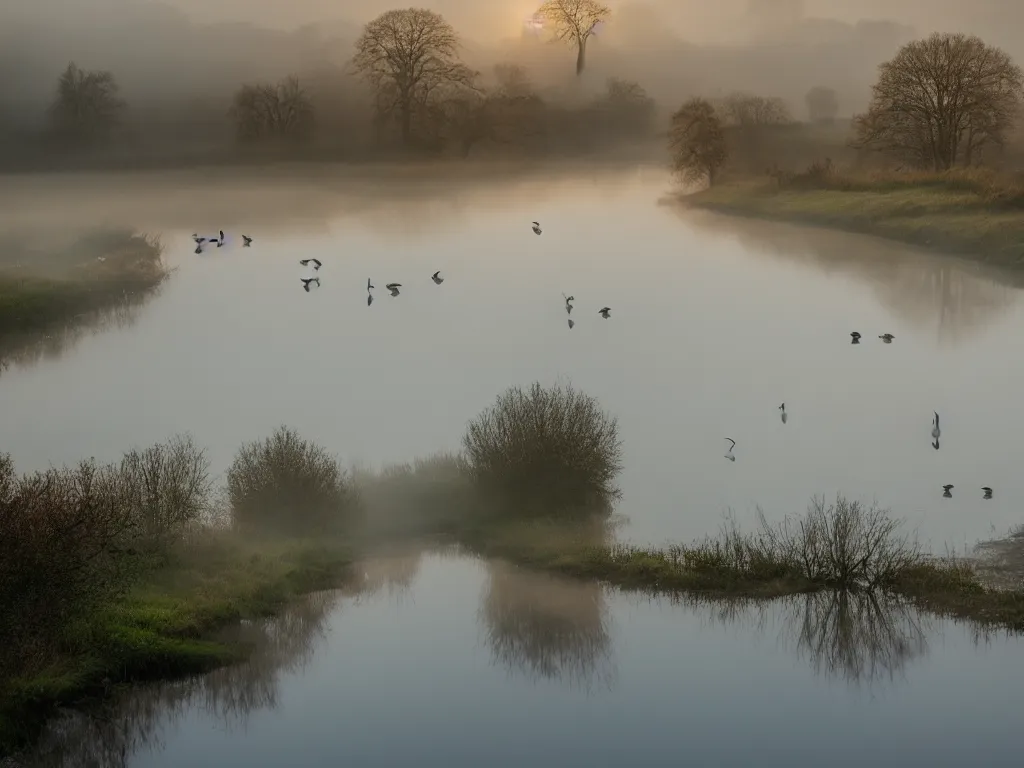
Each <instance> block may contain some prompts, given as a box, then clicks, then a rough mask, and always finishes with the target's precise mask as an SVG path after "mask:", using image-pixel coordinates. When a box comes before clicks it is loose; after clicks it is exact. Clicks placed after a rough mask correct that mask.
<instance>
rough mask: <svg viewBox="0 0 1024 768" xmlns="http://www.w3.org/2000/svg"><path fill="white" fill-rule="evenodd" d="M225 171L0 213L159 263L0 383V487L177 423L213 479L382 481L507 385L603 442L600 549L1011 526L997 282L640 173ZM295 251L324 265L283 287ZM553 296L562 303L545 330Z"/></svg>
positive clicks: (1013, 461)
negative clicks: (858, 518)
mask: <svg viewBox="0 0 1024 768" xmlns="http://www.w3.org/2000/svg"><path fill="white" fill-rule="evenodd" d="M244 173H246V174H248V175H242V176H230V177H217V178H199V177H198V176H196V175H188V174H179V175H165V176H151V175H145V174H139V175H134V176H126V177H121V178H115V177H104V178H95V177H93V178H91V179H90V177H76V178H75V179H63V180H62V179H61V178H60V177H53V178H51V179H49V180H46V179H36V180H25V182H24V183H23V184H22V186H21V187H20V188H19V195H18V197H17V198H15V197H14V196H13V195H7V196H0V197H2V200H0V202H3V204H4V214H3V215H2V216H0V224H3V225H5V226H9V227H13V226H14V224H15V222H17V223H18V226H21V227H33V226H43V223H44V222H45V220H46V219H45V214H46V212H47V211H51V210H53V209H54V208H59V209H60V210H62V211H63V212H66V221H67V222H68V226H84V225H85V223H86V222H87V221H88V222H97V223H100V224H131V225H133V226H137V227H139V228H141V229H144V230H147V231H151V232H159V233H161V234H162V236H163V240H164V242H165V244H166V245H167V248H168V257H169V259H170V260H171V261H172V262H173V263H175V264H177V265H178V266H179V267H180V268H179V270H178V273H177V274H176V275H175V276H174V277H173V278H172V279H171V281H170V282H169V283H168V284H167V285H166V286H165V287H164V289H163V290H162V292H161V294H160V296H159V297H157V298H156V299H154V300H153V301H152V302H150V303H149V304H148V305H146V306H145V307H143V308H142V309H141V311H139V312H138V313H137V314H138V316H137V318H136V319H135V322H133V323H131V324H129V325H124V324H123V327H121V328H119V329H115V330H111V331H110V332H107V333H103V334H99V335H93V336H89V337H87V338H84V339H82V340H80V341H78V342H77V343H76V344H74V345H73V346H72V347H70V348H69V349H67V350H65V352H64V353H63V354H62V355H61V356H59V358H57V359H53V358H52V356H51V357H50V358H48V359H46V360H44V361H43V362H42V363H40V364H38V365H31V366H23V367H21V368H18V369H15V370H12V371H9V372H7V373H5V374H4V375H3V376H2V377H0V435H2V438H3V446H4V448H6V449H9V450H10V451H12V452H13V454H14V456H15V459H16V460H17V462H18V464H19V466H21V467H22V468H25V469H30V468H37V467H41V466H45V465H47V464H49V463H50V462H67V461H74V460H77V459H78V458H80V457H83V456H87V455H95V456H96V457H97V458H99V459H112V458H115V457H116V456H117V455H119V453H120V452H121V451H122V450H124V449H125V448H126V447H128V446H130V445H132V444H141V443H149V442H153V441H157V440H162V439H165V438H166V437H168V436H169V435H170V434H172V433H175V432H179V431H184V430H188V431H191V432H193V433H194V434H195V436H196V438H197V439H198V440H199V441H200V442H201V443H203V444H205V445H207V446H209V447H210V450H211V456H212V458H213V460H214V462H215V464H216V467H217V470H218V471H219V470H222V469H224V468H225V467H226V466H227V464H228V463H229V462H230V460H231V457H232V455H233V453H234V451H235V450H236V448H237V447H238V445H239V444H240V443H241V442H243V441H246V440H251V439H254V438H258V437H262V436H264V435H266V434H267V433H268V432H270V431H271V430H272V429H274V428H275V427H276V426H278V425H280V424H282V423H287V424H289V425H291V426H294V427H296V428H297V429H298V430H299V431H300V432H302V433H304V434H305V435H307V436H308V437H310V438H313V439H315V440H317V441H319V442H322V443H324V444H325V445H327V446H328V447H330V448H331V449H332V450H334V451H336V452H338V453H339V454H340V455H341V457H342V458H343V459H345V460H346V461H352V462H362V463H364V464H379V463H381V462H385V461H402V460H407V459H411V458H412V457H415V456H420V455H423V454H427V453H430V452H433V451H437V450H442V449H454V448H457V447H458V445H459V441H460V438H461V435H462V432H463V430H464V427H465V423H466V421H467V420H468V419H470V418H471V417H472V416H473V415H475V414H476V413H477V412H479V411H480V410H481V409H482V408H484V407H486V406H487V405H488V404H489V403H490V402H491V401H492V400H493V398H494V397H495V396H496V395H497V394H498V393H499V392H500V391H501V390H502V389H504V388H505V387H507V386H509V385H513V384H523V385H526V384H529V383H530V382H531V381H533V380H534V379H539V380H541V381H543V382H553V381H556V380H559V379H561V380H571V381H572V382H573V383H574V384H576V385H578V386H580V387H581V388H583V389H585V390H586V391H588V392H590V393H592V394H594V395H596V396H597V397H599V398H600V399H601V400H602V402H603V403H604V404H605V405H606V407H607V408H608V409H609V410H611V411H612V412H614V413H615V414H616V415H617V416H618V417H619V419H620V424H621V433H622V437H623V438H624V440H625V466H626V470H625V472H624V473H623V475H622V478H621V486H622V489H623V491H624V499H623V502H622V504H621V506H620V511H621V512H623V513H625V514H626V515H628V516H629V517H630V518H631V520H632V523H631V525H630V526H629V527H628V528H627V529H625V531H624V534H623V535H624V536H626V537H628V538H632V539H635V540H641V541H654V542H660V541H662V540H665V539H678V538H690V537H694V536H701V535H703V534H705V533H708V532H712V531H714V529H715V528H716V527H717V526H718V524H719V522H720V519H721V514H722V512H723V511H724V510H726V509H727V508H733V509H734V510H735V511H736V513H737V516H738V517H739V519H740V521H741V522H745V521H747V520H749V519H750V518H751V517H752V515H753V512H754V510H755V508H756V506H757V505H760V506H762V507H763V508H764V510H765V512H766V514H767V515H768V516H769V517H771V518H780V517H782V516H783V515H785V514H787V513H792V512H800V511H802V510H803V509H804V508H805V506H806V504H807V501H808V498H809V497H810V496H812V495H814V494H825V495H827V496H833V495H834V494H836V493H837V492H842V493H844V494H846V495H848V496H851V497H854V498H859V499H862V500H865V501H870V500H872V499H873V498H875V499H877V500H878V501H879V503H881V504H882V505H884V506H890V507H892V509H893V511H894V513H895V514H897V515H899V516H905V517H907V518H908V519H909V521H910V522H911V524H912V525H914V526H916V527H918V528H919V529H920V532H921V535H922V537H923V539H925V541H926V542H930V544H931V545H932V546H933V547H935V548H936V549H942V548H943V547H944V546H945V545H947V544H949V545H952V546H955V547H960V546H963V544H964V543H965V542H969V543H973V542H974V541H975V540H977V539H979V538H983V537H986V536H989V535H991V534H992V533H993V531H994V532H996V533H1003V532H1004V531H1005V530H1006V529H1007V528H1009V527H1010V526H1012V525H1014V524H1016V523H1017V522H1018V520H1019V509H1020V504H1021V501H1022V500H1024V481H1022V480H1021V478H1020V473H1019V471H1018V468H1017V463H1018V456H1019V452H1018V450H1017V438H1018V435H1019V434H1020V433H1021V429H1022V427H1024V412H1021V411H1020V409H1018V408H1015V407H1014V406H1015V404H1016V401H1017V399H1018V394H1019V392H1020V391H1021V390H1022V389H1024V358H1021V357H1020V356H1019V355H1015V354H1013V352H1012V350H1013V349H1015V348H1016V345H1017V343H1018V340H1019V338H1020V337H1021V335H1022V334H1024V314H1022V311H1021V308H1020V304H1019V301H1018V298H1019V289H1018V288H1016V287H1014V286H1012V285H1009V284H1007V279H1006V278H1005V277H1003V276H1000V275H997V274H995V273H988V272H986V271H984V270H983V269H981V268H980V267H977V266H976V265H973V264H969V263H965V262H959V261H951V260H946V259H942V258H938V257H934V256H926V255H922V254H918V253H915V252H913V251H911V250H909V249H905V248H902V247H899V246H895V245H893V244H889V243H884V242H882V241H877V240H872V239H867V238H858V237H853V236H847V235H842V234H838V233H834V232H821V231H817V230H810V229H801V228H797V227H789V226H781V225H775V224H768V223H761V222H751V221H743V220H734V219H725V218H719V217H713V216H708V215H697V214H695V213H686V212H681V211H680V210H679V209H678V207H677V206H672V205H665V204H659V199H660V198H662V197H663V196H664V194H665V193H666V192H667V191H668V190H669V189H670V185H669V180H668V178H667V177H666V176H665V175H664V174H663V173H661V172H660V171H655V170H640V171H631V172H614V173H613V172H601V173H597V172H594V173H590V174H587V175H585V176H584V175H580V174H570V173H565V174H562V175H551V176H546V177H540V176H533V177H528V176H524V177H519V178H517V179H514V180H506V181H497V180H493V179H490V178H488V177H486V176H485V175H484V174H483V173H480V174H477V175H473V174H467V176H466V177H465V178H460V179H455V180H445V179H443V178H440V177H438V176H436V175H434V176H430V175H419V176H417V177H416V180H415V183H412V182H410V181H409V180H408V178H407V175H405V176H403V174H402V173H401V172H398V171H395V172H390V173H389V174H381V175H379V176H374V175H363V176H352V177H350V176H346V175H344V174H342V173H341V172H335V173H334V174H333V175H331V173H328V172H327V171H324V172H323V173H320V174H318V175H317V176H315V177H310V176H299V175H295V174H293V175H287V174H285V172H283V171H282V172H275V175H266V174H264V175H259V174H257V173H255V172H252V171H246V172H244ZM534 219H538V220H540V221H541V223H542V225H543V227H544V234H543V235H542V236H540V237H537V236H535V235H534V234H533V232H531V230H530V222H531V221H532V220H534ZM222 226H223V227H224V228H225V229H226V230H228V231H229V232H231V233H239V234H240V233H242V232H244V233H246V234H250V235H252V236H253V237H255V242H254V244H253V247H252V248H250V249H242V248H240V247H238V244H237V243H235V244H234V245H232V246H229V247H226V248H223V249H220V250H216V249H214V250H213V251H211V252H210V253H208V254H206V255H203V256H195V255H194V254H193V253H192V248H191V245H190V242H191V241H190V240H189V234H190V233H191V232H193V231H196V230H199V231H203V232H207V231H215V230H216V229H219V228H221V227H222ZM307 256H315V257H317V258H320V259H321V260H322V261H323V262H324V266H323V269H322V270H321V272H320V274H321V277H322V281H323V285H322V288H321V290H319V291H316V292H314V293H310V294H306V293H304V292H303V291H302V290H301V285H300V283H299V280H298V277H299V276H300V274H302V269H301V267H299V265H298V264H297V262H298V260H299V259H300V258H303V257H307ZM438 269H440V270H441V271H442V275H443V276H444V277H445V278H446V279H445V282H444V284H443V285H441V286H436V285H434V284H433V283H432V282H431V281H430V275H431V273H433V272H434V271H435V270H438ZM367 277H372V278H373V280H374V282H375V284H376V285H377V286H378V290H377V292H376V293H377V299H376V301H375V302H374V304H373V306H372V307H369V308H368V307H367V306H366V303H365V285H366V279H367ZM391 281H397V282H400V283H402V284H403V285H404V286H405V287H404V288H403V291H402V294H401V296H399V297H398V298H391V297H389V296H388V295H387V293H386V292H385V291H384V290H383V286H384V284H385V283H387V282H391ZM563 292H565V293H570V294H573V295H575V296H576V298H577V301H576V309H575V311H574V313H573V318H574V319H575V320H576V322H577V325H576V327H575V328H574V329H573V330H571V331H570V330H569V329H568V328H567V326H566V319H567V317H566V313H565V310H564V307H563V301H562V293H563ZM606 304H607V305H609V306H611V307H612V308H613V311H612V318H611V319H610V320H607V321H606V320H602V319H601V318H600V317H599V316H598V314H597V310H598V309H599V308H600V307H602V306H604V305H606ZM852 330H858V331H860V332H861V333H862V334H863V335H864V342H863V343H862V344H861V345H860V346H851V345H850V343H849V333H850V331H852ZM885 332H890V333H893V334H895V336H896V341H895V342H894V343H893V344H891V345H884V344H882V343H881V342H880V341H878V340H877V338H876V337H877V336H878V334H881V333H885ZM783 401H785V403H786V408H787V410H788V412H789V422H788V423H787V424H786V425H783V424H782V423H781V422H780V420H779V412H778V410H777V406H778V405H779V404H780V403H781V402H783ZM932 411H938V412H939V413H940V414H941V416H942V427H943V437H942V442H941V450H939V451H938V452H936V451H935V450H934V449H933V448H932V446H931V437H930V431H931V419H932ZM726 436H728V437H732V438H735V439H736V440H737V446H736V456H737V461H736V462H735V463H734V464H733V463H730V462H727V461H726V460H725V459H723V453H724V449H725V442H724V439H723V438H724V437H726ZM946 483H952V484H954V485H955V486H956V487H955V489H954V491H953V498H952V499H944V498H943V497H942V491H941V486H942V485H944V484H946ZM984 485H988V486H992V487H993V488H995V490H996V493H995V498H994V499H993V500H991V501H982V499H981V491H980V490H979V489H980V487H981V486H984Z"/></svg>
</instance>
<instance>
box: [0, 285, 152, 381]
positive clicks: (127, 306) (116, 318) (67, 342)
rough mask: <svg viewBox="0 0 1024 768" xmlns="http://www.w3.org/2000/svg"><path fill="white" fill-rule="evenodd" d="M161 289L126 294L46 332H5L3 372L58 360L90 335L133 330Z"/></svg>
mask: <svg viewBox="0 0 1024 768" xmlns="http://www.w3.org/2000/svg"><path fill="white" fill-rule="evenodd" d="M161 287H162V286H156V287H155V288H153V289H152V290H150V291H147V292H144V293H126V294H124V295H123V296H122V297H121V298H120V299H118V301H117V302H116V303H115V304H113V305H111V306H107V307H103V308H100V309H94V310H92V311H89V312H84V313H82V314H80V315H79V316H77V317H76V318H74V320H72V321H71V322H69V323H66V324H65V325H63V326H61V327H59V328H54V329H50V330H49V331H47V332H46V333H4V334H3V335H2V336H0V373H2V372H3V371H5V370H7V369H9V368H10V367H11V366H30V365H35V364H37V363H40V362H43V361H47V362H49V361H53V360H57V359H59V358H60V357H61V356H62V355H64V354H65V353H66V352H68V350H70V349H71V348H72V347H74V346H75V345H76V344H78V343H79V342H81V341H82V340H83V339H85V338H88V337H89V336H95V335H97V334H100V333H105V332H107V331H111V330H125V329H128V328H131V327H133V326H134V325H135V324H136V323H137V322H138V319H139V315H140V313H141V310H142V307H143V305H144V304H146V303H147V302H149V301H150V300H152V299H154V298H156V296H158V295H159V293H160V289H161Z"/></svg>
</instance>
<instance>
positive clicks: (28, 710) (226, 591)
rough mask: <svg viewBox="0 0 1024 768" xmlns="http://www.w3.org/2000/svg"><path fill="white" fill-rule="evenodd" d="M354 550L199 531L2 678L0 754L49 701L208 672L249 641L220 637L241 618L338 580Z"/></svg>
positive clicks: (24, 734)
mask: <svg viewBox="0 0 1024 768" xmlns="http://www.w3.org/2000/svg"><path fill="white" fill-rule="evenodd" d="M351 563H352V550H351V548H349V547H347V546H346V545H344V544H340V543H338V544H334V543H330V542H323V541H313V540H288V541H277V542H266V541H264V542H259V541H246V540H244V539H241V538H239V537H237V536H233V535H230V534H226V533H212V534H211V533H209V532H207V533H204V536H203V540H202V541H197V542H195V543H193V544H190V545H188V546H182V547H181V548H180V549H178V550H176V551H175V552H174V553H172V554H171V555H170V556H169V559H168V561H167V562H166V563H164V564H163V565H161V566H159V567H156V568H153V569H151V570H149V571H148V572H147V573H146V574H145V575H144V576H143V577H142V578H141V579H140V580H139V582H138V583H137V584H136V585H135V586H134V587H133V588H132V589H131V590H130V591H129V592H128V594H127V595H126V596H125V597H124V598H123V599H121V600H119V601H117V602H116V603H113V604H111V605H107V606H105V607H103V608H102V609H101V610H100V611H99V612H98V613H97V614H96V615H95V616H94V617H91V618H90V619H89V620H88V621H81V622H77V623H76V624H74V625H72V626H71V627H68V628H67V629H66V630H65V632H64V634H63V636H62V637H61V638H60V641H59V643H58V644H57V646H56V648H53V649H48V650H47V651H46V652H41V653H40V654H39V655H38V656H36V658H34V659H32V660H31V662H30V663H29V665H28V666H27V667H26V670H27V671H26V672H25V673H24V674H22V675H19V676H15V677H13V678H11V679H8V680H7V681H5V687H4V689H3V694H2V696H0V755H3V754H4V751H5V749H12V748H14V747H16V746H18V745H20V744H24V743H26V742H28V741H30V740H31V739H32V737H33V735H34V734H35V732H36V731H37V729H38V727H39V725H40V724H41V722H42V720H43V719H44V718H45V717H46V716H47V715H48V714H49V713H50V712H52V710H53V707H54V706H56V705H73V704H80V703H84V702H87V701H88V700H90V699H94V698H96V697H99V696H103V695H107V694H109V693H110V692H111V691H112V690H115V689H116V688H117V687H118V686H121V685H124V684H127V683H132V682H139V681H144V680H153V679H165V678H174V677H180V676H182V675H187V674H194V673H198V672H203V671H207V670H209V669H213V668H215V667H217V666H221V665H223V664H225V663H229V662H233V661H236V660H238V659H240V658H242V657H243V656H244V655H245V653H246V651H247V650H248V649H246V648H242V647H238V646H235V645H230V644H225V643H222V642H219V641H217V640H216V639H215V638H216V634H217V631H218V630H219V629H221V628H223V627H225V626H227V625H230V624H231V623H233V622H237V621H238V620H240V619H247V618H248V619H252V618H257V617H260V616H267V615H273V614H274V613H276V612H277V611H278V610H280V609H281V608H282V607H284V606H285V605H287V604H288V603H289V602H290V601H291V600H293V599H294V598H295V597H297V596H299V595H302V594H305V593H308V592H313V591H316V590H319V589H326V588H332V587H337V586H339V585H340V584H341V583H342V581H343V580H344V579H345V577H346V576H347V574H348V573H349V570H350V566H351Z"/></svg>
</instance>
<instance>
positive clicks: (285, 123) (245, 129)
mask: <svg viewBox="0 0 1024 768" xmlns="http://www.w3.org/2000/svg"><path fill="white" fill-rule="evenodd" d="M228 114H229V115H230V116H231V118H232V119H233V120H234V121H235V127H236V130H237V132H238V138H239V139H241V140H243V141H256V140H259V139H266V138H281V139H292V140H298V139H304V138H307V137H308V136H309V133H310V130H311V128H312V125H313V103H312V101H311V100H310V98H309V96H308V95H307V94H306V91H305V90H304V89H303V87H302V86H301V85H300V83H299V81H298V78H296V77H294V76H289V77H286V78H285V79H284V80H282V81H281V82H279V83H277V84H276V85H271V84H269V83H259V84H256V85H243V86H242V87H241V88H240V89H239V90H238V92H237V93H236V94H235V98H234V101H233V102H232V105H231V109H230V110H229V111H228Z"/></svg>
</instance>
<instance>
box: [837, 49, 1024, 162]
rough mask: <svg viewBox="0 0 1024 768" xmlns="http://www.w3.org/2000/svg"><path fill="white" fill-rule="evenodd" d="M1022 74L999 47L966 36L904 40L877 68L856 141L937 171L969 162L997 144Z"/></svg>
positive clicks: (1016, 98) (1023, 78) (1008, 122)
mask: <svg viewBox="0 0 1024 768" xmlns="http://www.w3.org/2000/svg"><path fill="white" fill-rule="evenodd" d="M1022 89H1024V74H1022V72H1021V69H1020V68H1019V67H1018V66H1017V65H1016V64H1014V63H1013V61H1012V60H1011V59H1010V57H1009V56H1008V55H1007V54H1006V53H1004V52H1003V51H1002V50H1000V49H999V48H994V47H992V46H989V45H986V44H985V43H984V42H983V41H982V40H981V39H980V38H978V37H974V36H973V35H972V36H967V35H963V34H939V33H936V34H933V35H931V36H930V37H928V38H926V39H924V40H916V41H914V42H911V43H907V44H906V45H904V46H903V47H902V48H900V50H899V51H898V52H897V54H896V56H895V57H893V59H892V60H891V61H887V62H885V63H884V64H882V65H881V66H880V67H879V77H878V82H877V83H875V85H874V86H873V88H872V98H871V103H870V105H869V106H868V110H867V112H866V113H864V114H863V115H859V116H857V117H856V118H855V129H856V138H855V140H854V145H855V146H857V147H859V148H862V149H867V150H873V151H877V152H883V153H886V154H889V155H892V156H894V157H896V158H898V159H899V160H901V161H903V162H906V163H909V164H912V165H915V166H918V167H922V168H931V169H933V170H936V171H942V170H948V169H949V168H952V167H953V166H954V165H956V164H957V163H958V162H961V161H962V162H963V163H965V164H972V163H974V162H977V161H978V160H979V158H980V155H981V152H982V151H983V150H984V149H985V148H986V147H988V146H990V145H994V146H1002V144H1003V141H1004V139H1005V136H1006V133H1007V131H1008V130H1009V129H1010V128H1011V127H1012V125H1013V121H1014V118H1015V114H1016V112H1017V109H1018V107H1019V104H1020V100H1021V95H1022Z"/></svg>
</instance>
